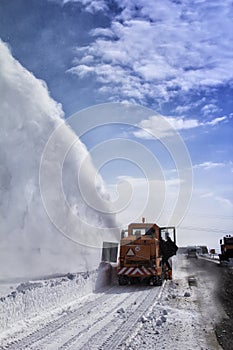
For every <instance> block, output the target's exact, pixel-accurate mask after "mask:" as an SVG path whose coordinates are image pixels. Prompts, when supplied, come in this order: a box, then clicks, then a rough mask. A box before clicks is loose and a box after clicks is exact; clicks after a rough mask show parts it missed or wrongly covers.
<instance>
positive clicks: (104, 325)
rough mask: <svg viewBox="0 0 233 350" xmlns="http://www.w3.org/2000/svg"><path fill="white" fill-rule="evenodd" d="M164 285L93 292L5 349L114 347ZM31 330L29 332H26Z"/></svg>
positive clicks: (15, 340)
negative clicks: (160, 286)
mask: <svg viewBox="0 0 233 350" xmlns="http://www.w3.org/2000/svg"><path fill="white" fill-rule="evenodd" d="M160 291H161V288H155V287H150V286H124V287H119V286H114V287H112V288H110V289H108V290H107V291H104V292H100V293H92V294H90V295H89V296H88V297H85V298H83V299H82V300H81V301H79V302H77V303H74V304H72V307H71V306H70V307H67V308H66V309H64V310H63V311H62V313H61V314H60V315H58V317H57V318H53V319H51V320H48V319H47V321H46V323H45V324H44V325H41V324H40V325H36V324H34V325H31V327H29V333H28V332H26V334H25V330H24V331H22V332H18V333H17V336H15V337H13V338H12V339H11V341H10V342H8V341H7V340H6V341H3V343H2V347H1V348H2V349H5V348H7V349H12V350H13V349H15V350H16V349H17V350H18V349H25V348H28V349H40V350H42V349H46V350H47V349H54V350H55V349H56V350H57V349H76V350H78V349H110V348H111V349H114V348H116V347H117V346H118V345H120V344H121V343H122V342H123V341H124V340H125V339H126V338H128V337H129V336H130V333H131V331H132V328H133V327H134V325H136V324H137V323H138V322H140V319H141V317H142V316H143V315H144V314H145V313H146V312H147V310H148V308H149V307H150V306H151V305H152V304H153V303H154V302H155V301H156V300H157V299H158V296H159V292H160ZM27 333H28V334H27Z"/></svg>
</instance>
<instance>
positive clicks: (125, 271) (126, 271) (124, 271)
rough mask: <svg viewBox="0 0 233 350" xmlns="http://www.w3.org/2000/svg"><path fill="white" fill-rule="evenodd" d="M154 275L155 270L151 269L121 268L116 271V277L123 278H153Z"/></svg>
mask: <svg viewBox="0 0 233 350" xmlns="http://www.w3.org/2000/svg"><path fill="white" fill-rule="evenodd" d="M155 274H156V271H155V269H153V268H152V267H121V268H119V270H118V275H124V276H134V277H141V276H154V275H155Z"/></svg>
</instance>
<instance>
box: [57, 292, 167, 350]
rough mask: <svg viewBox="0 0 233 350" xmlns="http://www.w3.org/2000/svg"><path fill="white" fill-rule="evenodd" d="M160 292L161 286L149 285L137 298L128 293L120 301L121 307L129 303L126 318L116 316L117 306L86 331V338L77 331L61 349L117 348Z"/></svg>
mask: <svg viewBox="0 0 233 350" xmlns="http://www.w3.org/2000/svg"><path fill="white" fill-rule="evenodd" d="M135 292H136V291H134V294H133V296H135V294H136V293H135ZM160 292H161V288H158V287H157V288H156V287H149V286H148V287H146V288H145V289H143V290H142V289H141V291H140V292H139V295H138V293H137V297H136V298H135V299H134V298H132V295H130V294H127V295H126V297H125V298H124V301H122V302H121V303H119V305H120V306H121V307H124V302H125V304H128V305H126V310H125V313H123V316H124V315H127V314H128V316H126V318H119V317H114V311H116V307H114V308H113V309H112V311H111V312H112V313H109V314H107V316H106V318H103V319H102V320H101V321H100V322H96V323H94V324H93V325H92V327H91V328H89V329H88V330H87V331H89V334H88V332H87V333H85V339H83V338H82V336H83V335H84V334H81V333H77V334H76V335H75V336H74V337H72V338H71V339H69V340H68V341H67V342H66V343H65V344H63V346H62V347H60V348H59V350H67V349H75V350H79V349H80V350H81V349H82V350H89V349H99V350H100V349H101V350H109V349H116V348H117V347H118V345H120V343H122V342H123V341H124V340H125V339H127V338H128V337H129V336H130V334H131V333H132V329H133V328H134V325H135V324H136V323H137V322H138V321H139V319H140V318H141V317H142V315H143V314H145V313H146V312H147V310H148V309H149V307H150V306H151V305H152V304H154V302H155V301H156V300H157V299H158V296H159V294H160ZM129 299H130V304H129ZM133 306H134V307H133ZM88 337H89V339H88Z"/></svg>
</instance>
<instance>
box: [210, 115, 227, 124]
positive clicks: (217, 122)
mask: <svg viewBox="0 0 233 350" xmlns="http://www.w3.org/2000/svg"><path fill="white" fill-rule="evenodd" d="M224 120H227V117H226V116H224V117H218V118H214V119H213V120H211V121H209V122H206V124H207V125H212V126H214V125H217V124H219V123H221V122H223V121H224Z"/></svg>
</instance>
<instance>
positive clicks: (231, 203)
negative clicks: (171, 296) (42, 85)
mask: <svg viewBox="0 0 233 350" xmlns="http://www.w3.org/2000/svg"><path fill="white" fill-rule="evenodd" d="M232 18H233V4H232V1H230V0H225V1H224V2H220V1H218V0H193V1H187V0H180V1H179V0H176V1H175V0H173V1H172V0H156V1H155V0H137V1H135V0H121V1H120V0H109V1H108V0H94V1H90V0H40V1H37V0H11V1H8V0H1V1H0V38H1V39H2V40H3V41H4V42H6V43H7V44H8V45H9V46H10V48H11V52H12V54H13V56H14V57H15V58H16V59H17V60H18V61H19V62H20V63H21V64H22V65H23V66H24V67H25V68H26V69H28V70H29V71H31V72H32V73H33V74H34V75H35V76H36V77H37V78H39V79H42V80H43V81H45V82H46V84H47V86H48V89H49V91H50V94H51V96H52V97H53V98H54V99H55V100H56V101H57V102H59V103H61V104H62V108H63V110H64V112H65V118H68V117H69V116H71V115H73V114H74V113H76V112H78V111H80V110H82V109H83V108H88V107H90V106H93V105H96V104H102V103H109V102H124V103H125V104H127V103H132V104H137V105H140V106H144V107H147V108H149V109H152V110H154V111H155V112H156V113H159V114H161V115H163V116H164V117H165V119H166V121H167V122H168V123H169V124H170V125H171V128H174V129H175V130H176V131H177V132H178V133H179V134H180V135H181V137H182V139H183V141H184V143H185V145H186V147H187V150H188V153H189V155H190V158H191V164H192V171H193V183H192V188H193V190H192V200H191V203H190V207H189V212H188V213H186V217H185V218H184V221H183V229H182V226H180V232H181V234H180V235H181V236H180V237H181V238H180V243H181V244H186V243H187V244H189V243H190V244H194V243H197V244H199V243H201V244H204V243H205V242H207V243H206V244H208V245H210V244H212V245H214V244H215V242H217V241H218V239H219V238H220V237H221V235H222V233H223V232H226V233H229V232H232V214H233V186H232V172H233V159H232V154H233V143H232V129H233V127H232V123H233V122H232V121H233V49H232V47H233V31H232ZM156 113H155V114H156ZM110 119H111V118H110V117H109V121H110ZM130 124H131V125H130V126H127V127H126V125H125V124H124V123H120V124H119V125H118V126H115V127H113V126H112V125H110V126H106V127H105V128H104V129H103V128H97V129H95V130H93V131H92V132H88V133H87V134H86V135H84V136H83V137H82V140H83V142H84V143H85V144H86V146H87V148H88V149H90V150H91V149H92V148H93V147H94V146H96V145H98V144H99V143H101V142H103V141H107V140H111V139H113V138H116V137H117V138H123V139H124V140H132V141H134V142H136V143H137V144H140V145H142V146H144V147H146V148H147V149H148V150H149V151H150V152H152V153H154V154H155V155H156V157H157V158H158V160H159V163H160V166H161V167H162V169H163V173H164V177H165V178H166V179H167V181H171V182H172V181H174V180H175V179H176V178H175V177H174V161H171V156H170V155H169V152H167V151H166V150H165V149H164V147H162V146H161V142H158V141H156V140H155V138H154V136H152V135H153V134H154V133H155V132H156V130H157V128H158V121H157V119H156V117H154V116H153V114H151V115H150V116H149V117H148V116H146V117H145V118H143V117H142V118H141V120H140V119H134V117H133V116H132V118H131V119H130ZM138 128H139V129H138ZM160 132H162V133H163V134H162V133H161V134H160V137H161V140H163V138H164V137H167V136H168V135H167V134H166V132H167V130H162V131H161V130H160ZM163 146H164V145H163ZM94 161H95V159H94ZM125 163H126V161H125V160H123V161H120V160H118V161H115V162H112V164H111V163H109V167H108V166H107V165H106V166H105V167H103V168H102V170H101V173H102V175H103V177H104V179H105V181H106V182H107V183H108V185H109V187H111V186H112V187H114V185H115V184H114V182H116V181H118V180H119V179H120V180H122V178H124V179H126V178H127V177H128V179H129V178H130V179H131V180H132V183H133V184H135V186H136V188H135V190H136V191H139V192H141V191H142V188H143V187H142V188H141V189H140V188H139V189H138V187H137V186H139V187H140V184H141V182H140V181H141V176H142V172H141V170H140V169H139V170H137V171H136V170H135V169H134V166H132V165H129V163H128V165H126V164H125ZM110 165H111V166H110ZM176 177H177V172H176ZM171 186H174V183H171ZM169 189H171V188H169V184H168V188H167V190H168V191H169ZM172 189H174V187H172ZM171 192H172V190H171ZM172 193H173V192H172ZM173 194H174V197H173V198H172V199H171V200H172V201H173V202H175V200H176V199H175V198H176V190H174V193H173ZM173 194H172V195H173ZM137 200H138V201H140V200H141V199H140V198H139V197H135V201H137ZM130 210H131V211H133V210H134V208H132V209H130ZM167 210H169V209H167ZM128 214H129V212H125V213H122V216H121V219H123V220H125V221H127V219H126V217H127V215H128ZM145 215H146V216H147V217H148V218H149V219H151V220H153V219H154V218H153V214H152V213H145ZM129 216H130V215H129ZM132 217H133V215H132ZM163 219H164V220H165V216H164V217H163ZM165 224H166V223H165ZM218 230H219V232H218ZM195 235H196V236H195Z"/></svg>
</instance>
